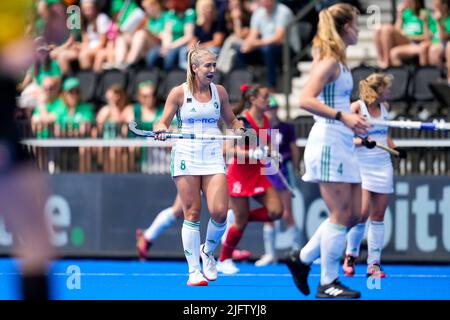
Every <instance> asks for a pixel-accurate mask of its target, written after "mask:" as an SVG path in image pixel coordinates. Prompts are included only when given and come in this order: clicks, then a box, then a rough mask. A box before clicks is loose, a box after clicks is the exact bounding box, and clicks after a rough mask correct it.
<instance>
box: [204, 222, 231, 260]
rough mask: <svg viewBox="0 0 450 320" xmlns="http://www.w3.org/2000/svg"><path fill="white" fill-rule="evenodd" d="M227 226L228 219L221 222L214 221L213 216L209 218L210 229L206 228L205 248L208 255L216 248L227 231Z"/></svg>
mask: <svg viewBox="0 0 450 320" xmlns="http://www.w3.org/2000/svg"><path fill="white" fill-rule="evenodd" d="M226 227H227V222H226V221H225V222H223V223H221V224H220V223H217V222H216V221H214V220H213V219H212V218H211V219H209V222H208V229H207V230H206V241H205V248H204V250H203V251H204V252H205V253H206V254H207V255H209V254H211V252H214V250H216V247H217V244H218V242H219V240H220V238H221V237H222V236H223V234H224V233H225V229H226Z"/></svg>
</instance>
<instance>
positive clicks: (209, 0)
mask: <svg viewBox="0 0 450 320" xmlns="http://www.w3.org/2000/svg"><path fill="white" fill-rule="evenodd" d="M208 4H209V5H212V6H213V11H214V12H213V19H214V20H215V17H216V4H215V3H214V1H213V0H197V3H196V4H195V12H196V13H197V25H199V26H202V25H203V24H204V23H205V17H204V16H203V15H201V14H200V12H201V8H202V7H203V6H205V5H208Z"/></svg>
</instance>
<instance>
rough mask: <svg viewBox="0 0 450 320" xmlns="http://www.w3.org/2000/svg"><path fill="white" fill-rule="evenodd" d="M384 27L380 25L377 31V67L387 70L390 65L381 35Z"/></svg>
mask: <svg viewBox="0 0 450 320" xmlns="http://www.w3.org/2000/svg"><path fill="white" fill-rule="evenodd" d="M383 28H384V25H380V26H379V27H378V28H377V30H376V31H375V47H376V48H377V65H378V66H379V67H380V68H385V67H386V66H387V65H388V58H386V56H385V54H384V50H383V42H382V41H381V34H382V32H383Z"/></svg>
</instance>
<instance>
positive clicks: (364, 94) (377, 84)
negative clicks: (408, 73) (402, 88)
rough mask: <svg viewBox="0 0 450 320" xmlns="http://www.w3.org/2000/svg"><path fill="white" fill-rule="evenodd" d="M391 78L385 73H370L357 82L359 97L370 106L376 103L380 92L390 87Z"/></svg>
mask: <svg viewBox="0 0 450 320" xmlns="http://www.w3.org/2000/svg"><path fill="white" fill-rule="evenodd" d="M392 80H393V77H392V75H390V74H386V73H372V74H371V75H369V76H368V77H367V78H365V79H363V80H361V81H360V82H359V96H360V97H361V99H362V100H363V101H364V102H365V103H366V104H367V105H370V104H372V103H374V102H375V101H377V99H378V98H379V96H380V94H381V92H382V91H383V90H384V89H385V88H389V87H390V86H391V85H392Z"/></svg>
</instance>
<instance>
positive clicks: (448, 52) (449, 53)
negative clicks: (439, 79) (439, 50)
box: [445, 45, 450, 83]
mask: <svg viewBox="0 0 450 320" xmlns="http://www.w3.org/2000/svg"><path fill="white" fill-rule="evenodd" d="M445 61H446V62H447V80H448V82H449V83H450V46H449V45H446V46H445Z"/></svg>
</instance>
